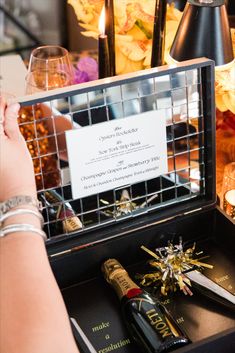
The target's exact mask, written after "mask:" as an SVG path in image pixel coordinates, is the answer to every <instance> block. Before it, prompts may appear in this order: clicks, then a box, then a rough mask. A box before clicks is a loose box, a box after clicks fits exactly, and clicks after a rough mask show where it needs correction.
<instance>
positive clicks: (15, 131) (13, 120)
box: [4, 103, 21, 139]
mask: <svg viewBox="0 0 235 353" xmlns="http://www.w3.org/2000/svg"><path fill="white" fill-rule="evenodd" d="M19 109H20V105H19V104H18V103H14V104H11V105H9V106H7V108H6V110H5V119H4V120H5V122H4V128H5V133H6V135H7V136H8V137H9V138H10V139H16V138H18V137H19V136H21V134H20V130H19V126H18V123H17V116H18V111H19Z"/></svg>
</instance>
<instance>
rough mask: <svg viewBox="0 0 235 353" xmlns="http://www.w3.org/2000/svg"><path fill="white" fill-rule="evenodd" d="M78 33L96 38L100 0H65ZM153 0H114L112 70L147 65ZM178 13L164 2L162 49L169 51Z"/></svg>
mask: <svg viewBox="0 0 235 353" xmlns="http://www.w3.org/2000/svg"><path fill="white" fill-rule="evenodd" d="M68 3H69V4H70V5H71V6H72V7H73V8H74V11H75V13H76V16H77V19H78V22H79V25H80V26H81V27H82V28H84V31H83V32H82V34H83V35H84V36H87V37H93V38H95V39H98V35H99V32H98V20H99V17H100V13H101V10H102V7H103V5H104V0H68ZM154 12H155V1H153V0H114V15H115V33H116V36H115V45H116V47H115V53H116V72H117V74H123V73H128V72H133V71H137V70H142V69H145V68H148V67H150V61H151V51H152V34H153V21H154ZM181 16H182V13H181V12H180V11H179V10H177V9H176V8H175V6H174V4H171V5H168V8H167V18H166V38H165V42H166V45H165V50H166V53H168V52H169V48H170V47H171V44H172V41H173V39H174V36H175V33H176V30H177V27H178V24H179V21H180V19H181Z"/></svg>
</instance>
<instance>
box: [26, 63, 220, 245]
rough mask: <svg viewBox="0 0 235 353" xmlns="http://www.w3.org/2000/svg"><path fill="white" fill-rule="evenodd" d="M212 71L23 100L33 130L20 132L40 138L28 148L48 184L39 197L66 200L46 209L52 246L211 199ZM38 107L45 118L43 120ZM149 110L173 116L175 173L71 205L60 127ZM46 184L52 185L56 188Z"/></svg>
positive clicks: (189, 69) (154, 72) (173, 72)
mask: <svg viewBox="0 0 235 353" xmlns="http://www.w3.org/2000/svg"><path fill="white" fill-rule="evenodd" d="M205 69H209V70H210V71H212V70H213V63H212V62H211V61H209V60H206V59H197V60H191V61H190V62H185V63H181V64H178V65H174V66H173V67H162V68H156V69H150V70H146V71H143V72H139V73H138V74H137V73H133V74H130V75H123V76H119V77H114V78H108V79H104V80H98V81H94V82H92V83H87V84H81V85H75V86H71V87H66V88H64V89H57V90H53V91H49V92H41V93H38V94H35V95H32V96H26V97H22V98H21V99H20V102H21V105H22V106H23V107H27V106H30V107H31V110H32V117H31V120H30V122H29V121H28V120H27V121H26V122H22V121H21V123H20V127H21V128H22V129H27V126H28V125H29V124H32V126H33V130H34V136H33V137H31V139H29V140H27V144H28V146H29V148H30V144H31V145H32V144H33V145H34V149H36V150H37V152H36V153H34V156H32V157H33V160H34V162H35V160H37V161H38V162H39V163H38V165H39V173H37V174H36V177H38V178H40V179H41V181H42V184H41V186H40V187H39V190H38V194H39V197H41V196H42V195H44V196H45V192H47V191H49V192H50V191H51V190H52V191H56V192H58V194H59V195H60V196H61V200H57V201H56V200H54V201H52V202H51V203H50V205H48V204H46V203H45V204H44V210H43V215H44V219H45V231H46V233H47V235H48V242H50V241H54V240H58V239H61V238H64V237H67V236H70V235H74V233H81V232H84V231H86V230H90V229H94V228H97V227H102V226H103V225H107V224H113V223H116V222H118V221H120V220H124V219H129V218H132V217H136V216H139V215H141V214H143V213H147V212H149V211H153V210H156V209H160V208H164V207H166V206H169V205H174V204H176V203H179V202H183V201H187V200H190V199H194V198H198V197H200V196H202V195H205V192H206V183H205V169H206V166H205V158H204V156H205V136H204V135H205V119H206V116H205V107H204V103H205V100H206V99H208V98H207V97H205V94H204V90H203V85H204V84H205V82H204V83H203V82H202V78H203V70H205ZM38 104H40V107H41V108H42V111H43V110H45V111H44V112H43V114H42V116H39V118H38V117H37V113H38V107H39V105H38ZM149 110H161V111H162V112H163V113H164V114H165V116H166V131H167V150H168V157H167V158H168V173H167V174H166V175H161V176H160V177H156V178H155V179H152V180H143V181H142V182H140V183H137V184H132V185H123V186H122V187H121V188H117V189H114V190H109V191H107V192H104V193H101V194H96V195H93V196H89V197H86V198H83V199H77V200H74V199H72V194H71V182H70V181H69V180H67V181H66V180H65V179H66V177H65V174H66V173H67V172H68V168H67V167H66V163H65V162H63V161H61V158H60V157H61V156H62V155H63V154H64V153H66V148H65V146H63V147H62V148H61V143H60V139H63V135H64V132H63V131H59V127H58V122H59V121H60V120H61V119H62V120H63V121H64V122H65V121H66V123H68V124H70V127H71V128H73V129H75V128H77V127H78V124H79V125H80V126H87V125H93V124H97V123H101V122H104V121H107V122H108V121H109V120H111V119H121V118H124V117H129V116H131V115H133V114H138V113H142V112H146V111H149ZM42 123H43V124H44V123H45V124H46V126H47V125H48V126H49V125H50V126H51V128H50V129H49V130H50V132H49V131H47V132H46V134H44V135H40V129H41V128H40V126H41V124H42ZM43 139H47V141H49V142H48V143H49V145H50V151H48V150H46V151H44V150H43V149H42V148H41V146H40V141H42V140H43ZM51 146H53V147H51ZM48 158H49V159H50V158H54V160H56V164H55V165H56V167H55V170H54V171H53V170H52V171H50V173H48V170H47V169H45V170H44V167H43V165H44V164H45V163H44V162H45V160H47V159H48ZM50 174H51V175H50ZM58 176H59V182H58V180H57V177H58ZM46 178H47V179H48V180H50V183H49V186H47V183H46V182H45V180H46ZM53 182H54V183H55V185H53ZM127 195H128V197H127ZM68 204H69V205H70V206H71V208H72V209H73V211H74V215H73V217H74V216H75V217H78V219H79V220H80V222H81V223H80V228H77V229H76V230H75V231H73V232H71V230H68V229H67V228H66V227H65V225H64V222H66V221H67V220H69V219H71V218H70V217H71V213H67V212H66V209H67V205H68ZM52 210H53V211H54V210H57V212H51V211H52ZM58 210H62V211H63V212H62V214H63V219H61V218H60V219H58V218H57V219H56V218H55V217H56V216H55V213H56V214H57V215H58ZM52 213H53V214H52Z"/></svg>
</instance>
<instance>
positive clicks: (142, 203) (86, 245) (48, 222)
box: [20, 59, 235, 353]
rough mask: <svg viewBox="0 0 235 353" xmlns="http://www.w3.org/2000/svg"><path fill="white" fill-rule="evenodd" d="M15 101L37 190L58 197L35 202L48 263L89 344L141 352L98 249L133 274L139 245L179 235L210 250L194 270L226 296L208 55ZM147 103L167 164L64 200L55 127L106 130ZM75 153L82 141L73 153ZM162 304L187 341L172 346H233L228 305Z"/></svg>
mask: <svg viewBox="0 0 235 353" xmlns="http://www.w3.org/2000/svg"><path fill="white" fill-rule="evenodd" d="M21 105H22V112H21V117H20V127H21V130H22V133H23V134H24V136H25V138H26V140H27V144H28V146H29V149H30V151H31V155H32V158H33V160H34V166H35V174H36V180H37V186H38V194H39V198H41V199H42V201H43V200H45V199H46V197H45V195H46V192H48V191H49V192H51V191H52V192H53V191H56V193H58V194H59V195H60V198H59V199H58V200H52V201H51V204H50V205H49V204H48V203H44V205H43V206H44V209H43V214H44V218H45V231H46V232H47V234H48V241H47V249H48V256H49V258H50V261H51V266H52V269H53V271H54V274H55V276H56V279H57V281H58V284H59V286H60V288H61V291H62V294H63V297H64V300H65V303H66V306H67V309H68V313H69V315H70V316H71V317H73V318H74V319H75V320H76V321H77V323H78V324H79V326H80V327H81V328H82V330H83V331H84V333H85V335H86V336H87V338H88V339H89V340H90V342H91V344H92V345H93V347H94V348H95V350H96V351H97V352H98V353H106V352H112V351H115V352H118V353H119V352H120V353H137V352H139V351H140V350H139V348H137V347H136V346H135V343H134V342H133V341H132V340H131V339H130V337H129V336H128V333H127V331H126V328H125V325H124V323H123V321H122V318H121V315H120V307H119V302H118V299H117V297H116V294H115V293H114V292H113V290H112V289H111V287H109V285H108V284H107V283H106V282H105V280H104V279H103V277H102V274H101V264H102V262H103V261H105V260H106V259H108V258H117V259H118V260H119V261H120V262H121V264H122V265H123V266H124V267H125V268H126V269H127V270H128V272H129V273H130V275H133V278H134V275H135V273H136V272H138V270H139V268H140V267H141V264H142V263H144V262H145V261H146V259H147V257H146V254H145V253H144V252H143V251H142V250H141V249H140V247H141V245H145V246H147V247H148V248H150V249H154V248H156V247H159V246H164V245H166V244H167V242H168V240H172V239H173V240H174V241H176V242H177V241H178V238H179V236H181V237H182V238H183V241H184V243H185V244H192V243H193V242H194V241H196V244H197V248H198V249H200V250H203V251H204V253H205V254H206V255H209V259H208V262H209V263H211V264H213V265H214V269H213V270H206V271H205V272H204V273H205V274H206V275H207V276H208V277H209V278H211V279H213V280H214V281H215V282H217V283H219V284H220V285H221V286H223V287H224V288H226V289H227V290H228V291H230V292H231V293H233V294H235V256H234V255H235V230H234V229H235V228H234V222H233V221H232V220H231V219H229V218H228V217H227V216H226V215H225V214H224V213H223V212H222V211H221V210H220V209H218V208H217V207H216V193H215V103H214V66H213V62H212V61H210V60H207V59H197V60H191V61H188V62H184V63H180V64H177V65H174V66H172V67H167V66H166V67H161V68H156V69H151V70H146V71H143V72H138V73H133V74H130V75H125V76H120V77H115V78H110V79H104V80H99V81H96V82H91V83H87V84H81V85H75V86H71V87H67V88H63V89H62V88H60V89H58V90H52V91H49V92H41V93H38V94H34V95H32V96H26V97H23V98H22V99H21ZM149 111H159V112H161V113H162V114H164V116H165V124H166V144H167V165H168V171H167V173H164V174H162V175H156V177H154V178H152V179H144V178H143V179H140V180H138V181H137V182H135V183H125V182H123V183H121V184H119V185H118V186H117V187H115V188H114V189H107V190H105V191H104V190H102V192H100V193H98V194H97V193H96V194H94V195H93V194H91V195H88V196H86V197H81V198H77V199H76V198H74V197H73V196H72V188H71V180H70V179H71V178H70V173H69V167H70V163H69V162H68V161H67V158H66V154H67V150H66V144H65V143H64V130H71V129H78V130H79V128H81V127H82V128H83V127H84V128H87V129H89V128H90V127H92V126H95V125H99V124H103V125H102V126H104V129H105V128H106V126H107V125H106V124H109V123H110V121H114V120H115V119H123V118H125V119H130V124H132V121H133V120H131V119H133V116H135V115H136V116H138V115H140V114H142V113H147V112H149ZM120 121H121V120H120ZM131 126H132V125H130V127H131ZM29 129H31V130H30V131H31V132H33V133H31V134H29ZM87 131H88V130H87ZM68 138H69V137H68V136H67V139H68ZM89 146H90V147H91V148H92V141H90V140H89V139H88V141H87V148H89ZM79 153H83V154H84V153H86V150H83V151H78V157H77V158H79ZM70 162H71V160H70ZM110 166H112V159H111V160H110ZM124 194H125V195H128V197H123V195H124ZM68 204H69V205H70V206H71V208H72V209H73V216H75V217H77V218H79V220H80V227H78V228H77V229H76V230H74V231H71V229H68V228H66V220H67V219H66V218H68V219H69V217H71V213H70V214H68V213H66V209H67V205H68ZM61 209H62V210H64V212H63V217H62V218H61V217H58V212H59V211H58V210H61ZM53 210H56V212H53ZM163 302H164V304H165V305H166V306H167V307H168V308H169V309H170V310H171V312H172V313H173V315H174V317H175V318H176V319H177V322H178V323H179V325H181V326H182V327H183V329H184V331H185V332H186V333H187V334H188V336H189V338H190V339H191V340H192V344H190V345H188V346H186V347H185V348H183V349H179V350H177V351H178V352H179V353H180V352H182V353H183V352H192V353H197V352H200V353H206V352H213V353H232V352H233V353H234V352H235V313H234V312H232V311H230V310H229V309H227V308H226V307H224V306H222V305H220V304H217V303H215V302H213V301H212V300H210V299H209V298H207V297H204V296H203V295H201V294H199V293H197V292H196V291H195V293H194V295H193V296H192V297H189V296H184V295H183V294H182V293H176V294H175V295H174V296H172V297H169V298H168V297H166V298H165V299H164V300H163ZM75 336H76V330H75ZM86 349H87V352H89V349H88V348H84V352H85V351H86Z"/></svg>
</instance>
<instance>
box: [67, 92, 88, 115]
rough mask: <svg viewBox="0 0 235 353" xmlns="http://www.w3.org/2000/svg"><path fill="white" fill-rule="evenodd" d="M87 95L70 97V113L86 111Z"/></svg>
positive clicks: (81, 94) (80, 94)
mask: <svg viewBox="0 0 235 353" xmlns="http://www.w3.org/2000/svg"><path fill="white" fill-rule="evenodd" d="M87 102H88V94H87V93H79V94H75V95H72V96H71V97H70V111H71V112H77V111H79V110H84V109H87V107H88V103H87Z"/></svg>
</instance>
